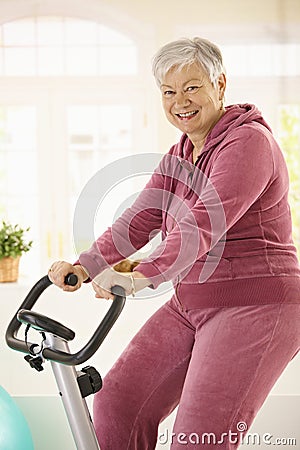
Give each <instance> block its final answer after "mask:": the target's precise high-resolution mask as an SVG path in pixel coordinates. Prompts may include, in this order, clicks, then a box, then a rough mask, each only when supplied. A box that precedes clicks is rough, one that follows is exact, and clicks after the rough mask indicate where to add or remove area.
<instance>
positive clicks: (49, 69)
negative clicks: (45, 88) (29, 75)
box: [38, 47, 64, 75]
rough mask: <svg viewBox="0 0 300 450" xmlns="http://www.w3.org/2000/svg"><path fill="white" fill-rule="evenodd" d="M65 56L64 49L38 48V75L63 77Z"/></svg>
mask: <svg viewBox="0 0 300 450" xmlns="http://www.w3.org/2000/svg"><path fill="white" fill-rule="evenodd" d="M63 73H64V55H63V48H62V47H40V48H38V74H39V75H63Z"/></svg>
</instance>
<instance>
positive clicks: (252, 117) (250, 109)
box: [177, 103, 272, 159]
mask: <svg viewBox="0 0 300 450" xmlns="http://www.w3.org/2000/svg"><path fill="white" fill-rule="evenodd" d="M225 110H226V112H225V114H224V115H223V116H222V117H221V119H220V120H219V121H218V122H217V123H216V124H215V126H214V127H213V128H212V129H211V130H210V132H209V133H208V135H207V137H206V140H205V145H204V149H205V150H206V151H207V150H209V149H211V148H215V147H216V146H217V145H218V144H220V142H221V141H222V140H223V139H224V138H225V137H226V136H228V134H229V133H230V132H231V131H233V130H235V129H236V128H238V127H241V126H243V125H249V124H259V125H260V126H261V125H262V126H264V127H265V128H266V129H267V130H268V131H269V132H271V133H272V130H271V128H270V127H269V125H268V124H267V123H266V121H265V120H264V119H263V117H262V114H261V112H260V111H259V109H258V108H257V107H256V106H255V105H252V104H249V103H245V104H235V105H230V106H227V107H226V108H225ZM193 148H194V145H193V143H192V142H191V141H190V139H189V137H188V136H187V135H186V134H183V135H182V136H181V139H180V142H179V145H178V147H177V151H178V150H179V155H178V156H180V157H181V158H184V159H188V158H189V156H190V154H191V152H192V151H193Z"/></svg>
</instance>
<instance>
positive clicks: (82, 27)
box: [0, 17, 137, 76]
mask: <svg viewBox="0 0 300 450" xmlns="http://www.w3.org/2000/svg"><path fill="white" fill-rule="evenodd" d="M0 31H1V56H0V61H1V62H0V74H1V75H2V76H43V75H44V76H66V75H67V76H68V75H71V76H80V75H89V76H95V75H100V76H101V75H136V73H137V48H136V45H135V43H134V42H133V41H132V40H131V39H130V38H129V37H128V36H125V35H124V34H122V33H120V32H119V31H117V30H113V29H111V28H109V27H107V26H105V25H103V24H101V23H97V22H92V21H87V20H80V19H74V18H68V17H35V18H27V19H21V20H16V21H13V22H9V23H6V24H3V25H2V26H1V30H0Z"/></svg>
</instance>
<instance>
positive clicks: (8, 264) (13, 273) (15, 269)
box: [0, 256, 20, 283]
mask: <svg viewBox="0 0 300 450" xmlns="http://www.w3.org/2000/svg"><path fill="white" fill-rule="evenodd" d="M19 262H20V256H17V257H16V258H13V257H12V256H6V257H5V258H2V259H0V283H11V282H14V281H17V279H18V276H19Z"/></svg>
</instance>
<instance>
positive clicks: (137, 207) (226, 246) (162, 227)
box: [79, 104, 300, 308]
mask: <svg viewBox="0 0 300 450" xmlns="http://www.w3.org/2000/svg"><path fill="white" fill-rule="evenodd" d="M192 151H193V144H192V142H191V141H190V140H189V138H188V136H187V135H185V134H184V135H182V137H181V139H180V141H179V142H178V143H177V144H176V145H174V146H173V147H172V148H171V149H170V151H169V152H168V153H167V154H166V155H165V156H164V157H163V158H162V160H161V162H160V164H159V166H158V167H157V168H156V170H155V171H154V173H153V175H152V176H151V178H150V180H149V182H148V183H147V185H146V186H145V188H144V189H143V191H142V192H141V193H140V194H139V196H138V198H137V199H136V201H135V202H134V203H133V205H132V206H131V207H130V208H128V209H127V210H126V211H125V212H124V213H123V214H122V215H121V216H120V217H119V218H118V219H117V220H116V222H115V223H114V224H113V225H112V227H111V228H109V229H108V230H107V231H106V232H105V233H103V234H102V235H101V236H100V237H99V238H98V239H97V240H96V241H95V242H94V244H93V245H92V247H91V248H90V249H89V250H87V251H86V252H83V253H82V254H81V255H80V257H79V261H80V264H82V265H83V266H84V267H86V268H87V270H88V272H89V274H90V276H91V278H93V277H95V276H96V275H97V274H98V273H100V272H101V271H102V270H104V269H105V268H106V267H107V266H108V265H109V266H112V265H114V264H115V263H117V262H119V261H120V260H122V259H123V258H126V257H128V256H130V255H132V254H133V253H134V252H135V251H136V250H138V249H140V248H142V247H143V246H144V245H145V244H146V243H147V242H148V241H149V239H151V238H152V237H153V236H154V235H155V234H156V233H158V232H159V231H161V232H162V237H163V240H162V242H161V243H160V244H159V245H158V246H157V248H156V249H155V250H154V252H153V253H152V254H151V255H150V256H149V257H147V258H146V259H144V260H143V261H142V262H141V263H140V264H139V265H138V266H137V267H136V268H135V270H137V271H139V272H141V273H143V274H144V275H145V276H146V277H147V278H149V279H150V280H151V282H152V286H153V288H156V287H157V286H158V285H159V284H161V283H163V282H165V281H169V280H172V282H173V284H174V287H175V293H176V296H177V298H178V300H179V301H180V302H182V303H183V304H184V305H185V306H186V307H191V308H201V307H215V306H216V307H219V306H242V305H259V304H269V303H284V302H285V303H299V302H300V268H299V263H298V260H297V255H296V249H295V246H294V244H293V241H292V224H291V215H290V209H289V205H288V188H289V180H288V172H287V168H286V164H285V161H284V157H283V155H282V152H281V150H280V148H279V146H278V144H277V143H276V141H275V139H274V137H273V135H272V132H271V130H270V128H269V127H268V125H267V124H266V122H265V121H264V119H263V118H262V116H261V113H260V112H259V111H258V109H257V108H256V107H255V106H254V105H250V104H241V105H232V106H229V107H227V108H226V113H225V114H224V115H223V117H222V118H221V119H220V120H219V121H218V122H217V124H216V125H215V126H214V127H213V129H212V130H211V131H210V133H209V134H208V136H207V138H206V142H205V146H204V148H203V150H202V152H201V154H200V156H199V158H198V160H197V161H196V162H195V164H193V161H192Z"/></svg>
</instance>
